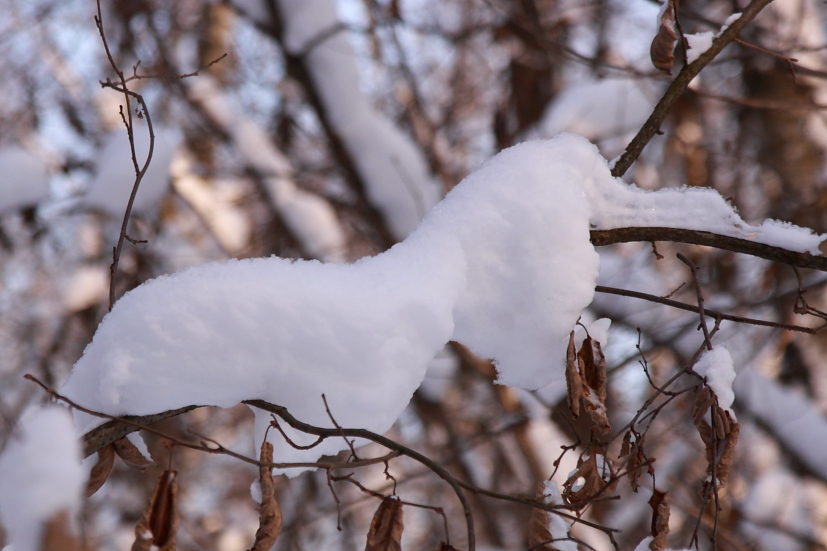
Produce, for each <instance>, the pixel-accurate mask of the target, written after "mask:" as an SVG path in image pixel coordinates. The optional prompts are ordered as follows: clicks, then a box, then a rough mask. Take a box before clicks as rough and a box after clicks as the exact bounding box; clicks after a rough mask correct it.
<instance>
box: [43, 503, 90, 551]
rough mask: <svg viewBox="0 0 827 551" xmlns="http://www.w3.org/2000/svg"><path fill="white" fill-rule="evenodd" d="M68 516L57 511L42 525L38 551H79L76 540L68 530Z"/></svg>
mask: <svg viewBox="0 0 827 551" xmlns="http://www.w3.org/2000/svg"><path fill="white" fill-rule="evenodd" d="M69 519H70V515H69V512H68V511H66V510H63V511H58V512H56V513H55V514H54V515H52V517H51V518H50V519H49V520H47V521H46V523H45V524H44V525H43V536H42V539H41V543H40V551H81V545H80V542H79V541H78V538H77V537H76V536H75V534H74V533H73V532H72V530H71V528H70V524H69V522H70V520H69Z"/></svg>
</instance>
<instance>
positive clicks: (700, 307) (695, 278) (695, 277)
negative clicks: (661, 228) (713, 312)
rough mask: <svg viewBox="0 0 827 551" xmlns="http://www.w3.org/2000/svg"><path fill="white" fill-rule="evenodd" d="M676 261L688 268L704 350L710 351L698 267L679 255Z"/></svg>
mask: <svg viewBox="0 0 827 551" xmlns="http://www.w3.org/2000/svg"><path fill="white" fill-rule="evenodd" d="M677 257H678V260H680V261H681V262H683V263H684V264H686V265H687V266H689V272H690V273H691V274H692V284H693V285H694V286H695V296H696V297H697V300H698V315H699V316H700V318H701V329H702V330H703V333H704V342H705V343H706V349H707V350H712V341H711V340H710V339H709V329H708V328H707V327H706V314H705V313H704V312H705V310H704V295H703V292H702V291H701V283H700V281H698V267H697V266H695V264H694V263H693V262H692V261H691V260H689V259H688V258H686V256H684V255H683V254H681V253H678V254H677Z"/></svg>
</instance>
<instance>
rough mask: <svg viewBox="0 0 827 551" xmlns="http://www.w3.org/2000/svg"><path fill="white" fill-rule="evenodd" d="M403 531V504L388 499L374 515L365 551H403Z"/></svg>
mask: <svg viewBox="0 0 827 551" xmlns="http://www.w3.org/2000/svg"><path fill="white" fill-rule="evenodd" d="M403 529H404V525H403V523H402V502H401V501H399V500H398V499H396V498H393V497H386V498H385V499H383V500H382V503H381V504H380V505H379V508H378V509H377V510H376V514H374V515H373V520H372V521H371V523H370V530H368V541H367V545H365V551H401V549H402V530H403Z"/></svg>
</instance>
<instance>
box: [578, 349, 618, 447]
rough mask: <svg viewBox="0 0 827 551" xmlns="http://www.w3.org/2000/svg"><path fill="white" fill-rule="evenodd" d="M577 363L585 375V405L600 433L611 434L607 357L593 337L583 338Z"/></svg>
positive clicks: (583, 396)
mask: <svg viewBox="0 0 827 551" xmlns="http://www.w3.org/2000/svg"><path fill="white" fill-rule="evenodd" d="M577 363H578V365H579V366H580V374H581V376H582V377H583V382H584V383H585V384H584V388H583V390H582V393H581V394H582V399H583V405H584V406H585V407H586V411H587V412H589V416H590V417H591V419H592V422H593V423H594V425H595V428H596V429H597V432H598V433H599V434H602V435H605V434H609V433H610V432H611V430H612V427H611V425H610V424H609V415H608V410H607V409H606V385H607V382H608V378H607V376H606V358H605V357H604V356H603V349H602V348H601V346H600V343H599V342H598V341H596V340H594V339H592V338H591V337H586V338H585V339H584V340H583V346H582V347H581V348H580V351H579V352H578V353H577Z"/></svg>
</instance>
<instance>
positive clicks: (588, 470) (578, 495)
mask: <svg viewBox="0 0 827 551" xmlns="http://www.w3.org/2000/svg"><path fill="white" fill-rule="evenodd" d="M598 457H599V458H600V460H599V461H598ZM581 478H582V479H583V480H582V482H579V480H580V479H581ZM616 487H617V480H616V479H615V473H614V468H613V466H612V463H611V460H610V459H609V458H608V457H606V455H605V450H604V449H603V447H602V446H599V445H594V446H591V447H590V448H589V449H588V450H586V451H585V452H583V454H581V455H580V457H579V458H578V459H577V468H576V469H575V470H574V472H572V474H571V476H569V478H568V480H566V482H565V483H564V484H563V499H565V500H566V502H567V503H568V504H569V505H572V506H574V507H576V508H578V509H579V508H582V507H585V506H586V505H588V504H589V500H590V499H591V498H593V497H596V496H597V495H598V494H600V495H601V496H603V497H605V496H608V495H609V494H610V493H611V492H613V491H614V489H615V488H616Z"/></svg>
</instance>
